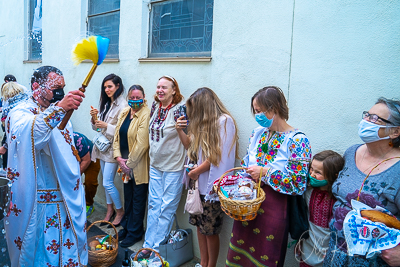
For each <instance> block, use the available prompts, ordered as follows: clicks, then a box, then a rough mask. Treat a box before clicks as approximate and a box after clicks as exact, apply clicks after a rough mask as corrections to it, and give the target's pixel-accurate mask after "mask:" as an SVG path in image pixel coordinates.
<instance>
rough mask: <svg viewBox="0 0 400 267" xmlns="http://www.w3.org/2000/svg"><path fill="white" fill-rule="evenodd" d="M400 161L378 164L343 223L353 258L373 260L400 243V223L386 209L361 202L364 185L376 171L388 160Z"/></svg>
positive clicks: (352, 202) (349, 251)
mask: <svg viewBox="0 0 400 267" xmlns="http://www.w3.org/2000/svg"><path fill="white" fill-rule="evenodd" d="M394 158H400V157H393V158H388V159H385V160H383V161H382V162H380V163H379V164H377V165H376V166H375V167H374V168H372V169H371V171H370V172H369V173H368V175H367V176H366V177H365V179H364V181H363V183H362V185H361V188H360V190H359V193H358V197H357V200H355V199H352V200H351V205H352V208H353V209H352V210H351V211H350V212H349V213H348V214H347V215H346V217H345V219H344V222H343V231H344V234H345V238H346V242H347V251H348V253H349V255H350V256H354V255H363V256H366V258H373V257H376V256H378V255H379V254H380V252H381V251H382V250H386V249H391V248H394V247H396V246H397V245H399V244H400V221H399V220H398V219H397V218H396V217H395V216H393V215H392V214H391V213H390V211H388V210H386V209H384V208H383V207H380V206H376V207H375V208H372V207H370V206H368V205H366V204H364V203H362V202H360V201H359V198H360V194H361V190H362V189H363V186H364V183H365V181H366V180H367V178H368V177H369V176H370V174H371V173H372V171H373V170H374V169H375V168H377V167H378V166H379V165H380V164H382V163H383V162H385V161H388V160H391V159H394Z"/></svg>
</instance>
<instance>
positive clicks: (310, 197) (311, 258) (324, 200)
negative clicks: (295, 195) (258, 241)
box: [296, 150, 344, 267]
mask: <svg viewBox="0 0 400 267" xmlns="http://www.w3.org/2000/svg"><path fill="white" fill-rule="evenodd" d="M343 166H344V159H343V157H342V156H340V155H339V154H338V153H336V152H334V151H332V150H325V151H322V152H319V153H318V154H316V155H314V157H313V160H312V162H311V167H310V173H309V177H308V178H309V185H310V187H308V188H307V190H306V192H305V193H304V197H305V200H306V203H307V206H308V214H309V218H308V220H309V222H310V230H309V235H310V237H309V238H308V239H304V240H301V241H300V242H299V243H298V244H297V245H296V254H297V257H299V256H301V260H302V261H301V262H300V267H303V266H322V265H323V260H324V257H325V252H326V250H327V249H328V245H329V244H328V242H329V234H330V230H329V221H330V220H331V218H332V207H333V204H334V203H335V201H336V199H335V197H334V196H333V195H332V184H333V182H334V181H335V180H336V178H337V177H338V174H339V172H340V171H341V170H342V169H343Z"/></svg>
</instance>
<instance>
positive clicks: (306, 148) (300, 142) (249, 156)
mask: <svg viewBox="0 0 400 267" xmlns="http://www.w3.org/2000/svg"><path fill="white" fill-rule="evenodd" d="M268 134H269V129H268V128H264V127H257V128H256V129H254V130H253V132H252V134H251V136H250V141H249V146H248V147H247V153H246V155H245V156H244V158H243V160H242V162H241V165H242V167H250V166H253V165H258V166H263V167H269V170H268V172H267V174H266V175H265V176H264V177H262V181H263V182H264V183H266V184H268V185H269V186H271V187H272V188H273V189H274V190H275V191H277V192H279V193H282V194H287V195H301V194H303V193H304V191H305V190H306V184H307V173H308V167H309V164H310V162H311V156H312V155H311V146H310V142H309V141H308V138H307V137H306V135H305V134H304V133H302V132H300V131H298V130H293V131H288V132H273V133H272V135H271V137H270V138H269V139H267V138H268Z"/></svg>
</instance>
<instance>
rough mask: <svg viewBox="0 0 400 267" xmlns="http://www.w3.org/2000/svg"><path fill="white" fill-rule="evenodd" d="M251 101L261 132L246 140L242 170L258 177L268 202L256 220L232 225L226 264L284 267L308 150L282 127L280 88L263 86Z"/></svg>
mask: <svg viewBox="0 0 400 267" xmlns="http://www.w3.org/2000/svg"><path fill="white" fill-rule="evenodd" d="M251 101H252V102H251V110H252V112H253V114H255V119H256V121H257V122H258V123H259V124H260V127H257V128H256V129H254V130H253V132H252V134H251V136H250V142H249V146H248V148H247V153H246V155H245V156H244V158H243V160H242V166H243V167H247V171H246V172H247V174H248V175H250V176H251V177H252V178H253V179H254V180H256V181H258V179H259V177H260V174H261V181H262V182H263V183H264V185H262V190H264V192H265V195H266V198H265V201H264V202H263V203H262V204H261V207H260V209H259V210H258V215H257V217H256V218H255V219H254V220H252V221H244V222H240V221H235V222H234V225H233V230H232V235H231V240H230V244H229V251H228V257H227V260H226V265H227V266H238V265H240V266H283V265H284V260H285V254H286V247H287V240H288V216H287V201H288V195H301V194H303V193H304V191H305V189H306V182H307V178H306V177H307V174H308V166H309V164H310V161H311V147H310V143H309V141H308V139H307V137H306V136H305V134H304V133H302V132H301V131H299V130H297V129H295V128H293V127H292V126H290V125H289V124H288V123H287V122H286V121H287V120H288V118H289V109H288V106H287V103H286V99H285V96H284V94H283V92H282V90H281V89H280V88H279V87H276V86H267V87H264V88H263V89H261V90H259V91H258V92H257V93H256V94H255V95H254V96H253V97H252V99H251Z"/></svg>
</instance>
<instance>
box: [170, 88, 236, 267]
mask: <svg viewBox="0 0 400 267" xmlns="http://www.w3.org/2000/svg"><path fill="white" fill-rule="evenodd" d="M186 106H187V115H188V118H189V120H190V123H189V126H188V134H189V136H186V135H185V134H184V133H183V129H184V128H186V125H187V122H188V121H187V120H186V119H187V118H185V117H184V116H182V117H180V118H179V119H178V121H177V124H176V127H177V129H178V131H179V132H181V133H182V135H181V136H183V138H182V141H183V143H184V144H189V145H188V157H189V160H190V162H192V163H194V164H195V166H197V167H194V168H191V169H188V173H187V174H186V175H185V176H186V182H187V183H189V180H191V181H192V183H194V181H198V187H199V191H200V199H201V204H202V206H203V214H199V215H190V218H189V223H190V224H192V225H194V226H197V238H198V242H199V247H200V258H201V266H203V267H213V266H216V264H217V260H218V253H219V233H220V232H221V229H222V223H223V215H224V213H223V211H222V209H221V205H220V203H219V199H218V196H217V195H216V194H212V192H211V191H212V187H213V183H214V181H215V180H217V179H218V178H219V177H220V176H221V175H222V174H223V173H224V172H225V171H226V170H229V169H231V168H233V167H234V165H235V156H236V155H237V150H238V149H237V141H238V139H239V138H238V134H237V127H236V122H235V120H234V119H233V118H232V116H231V115H230V113H229V111H228V110H227V109H226V108H225V106H224V105H223V104H222V102H221V100H220V99H219V98H218V96H217V95H216V94H215V93H214V92H213V91H212V90H211V89H209V88H206V87H203V88H199V89H197V90H196V91H195V92H194V93H193V94H192V95H191V96H190V98H189V99H188V100H187V101H186ZM210 193H211V194H210Z"/></svg>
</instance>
